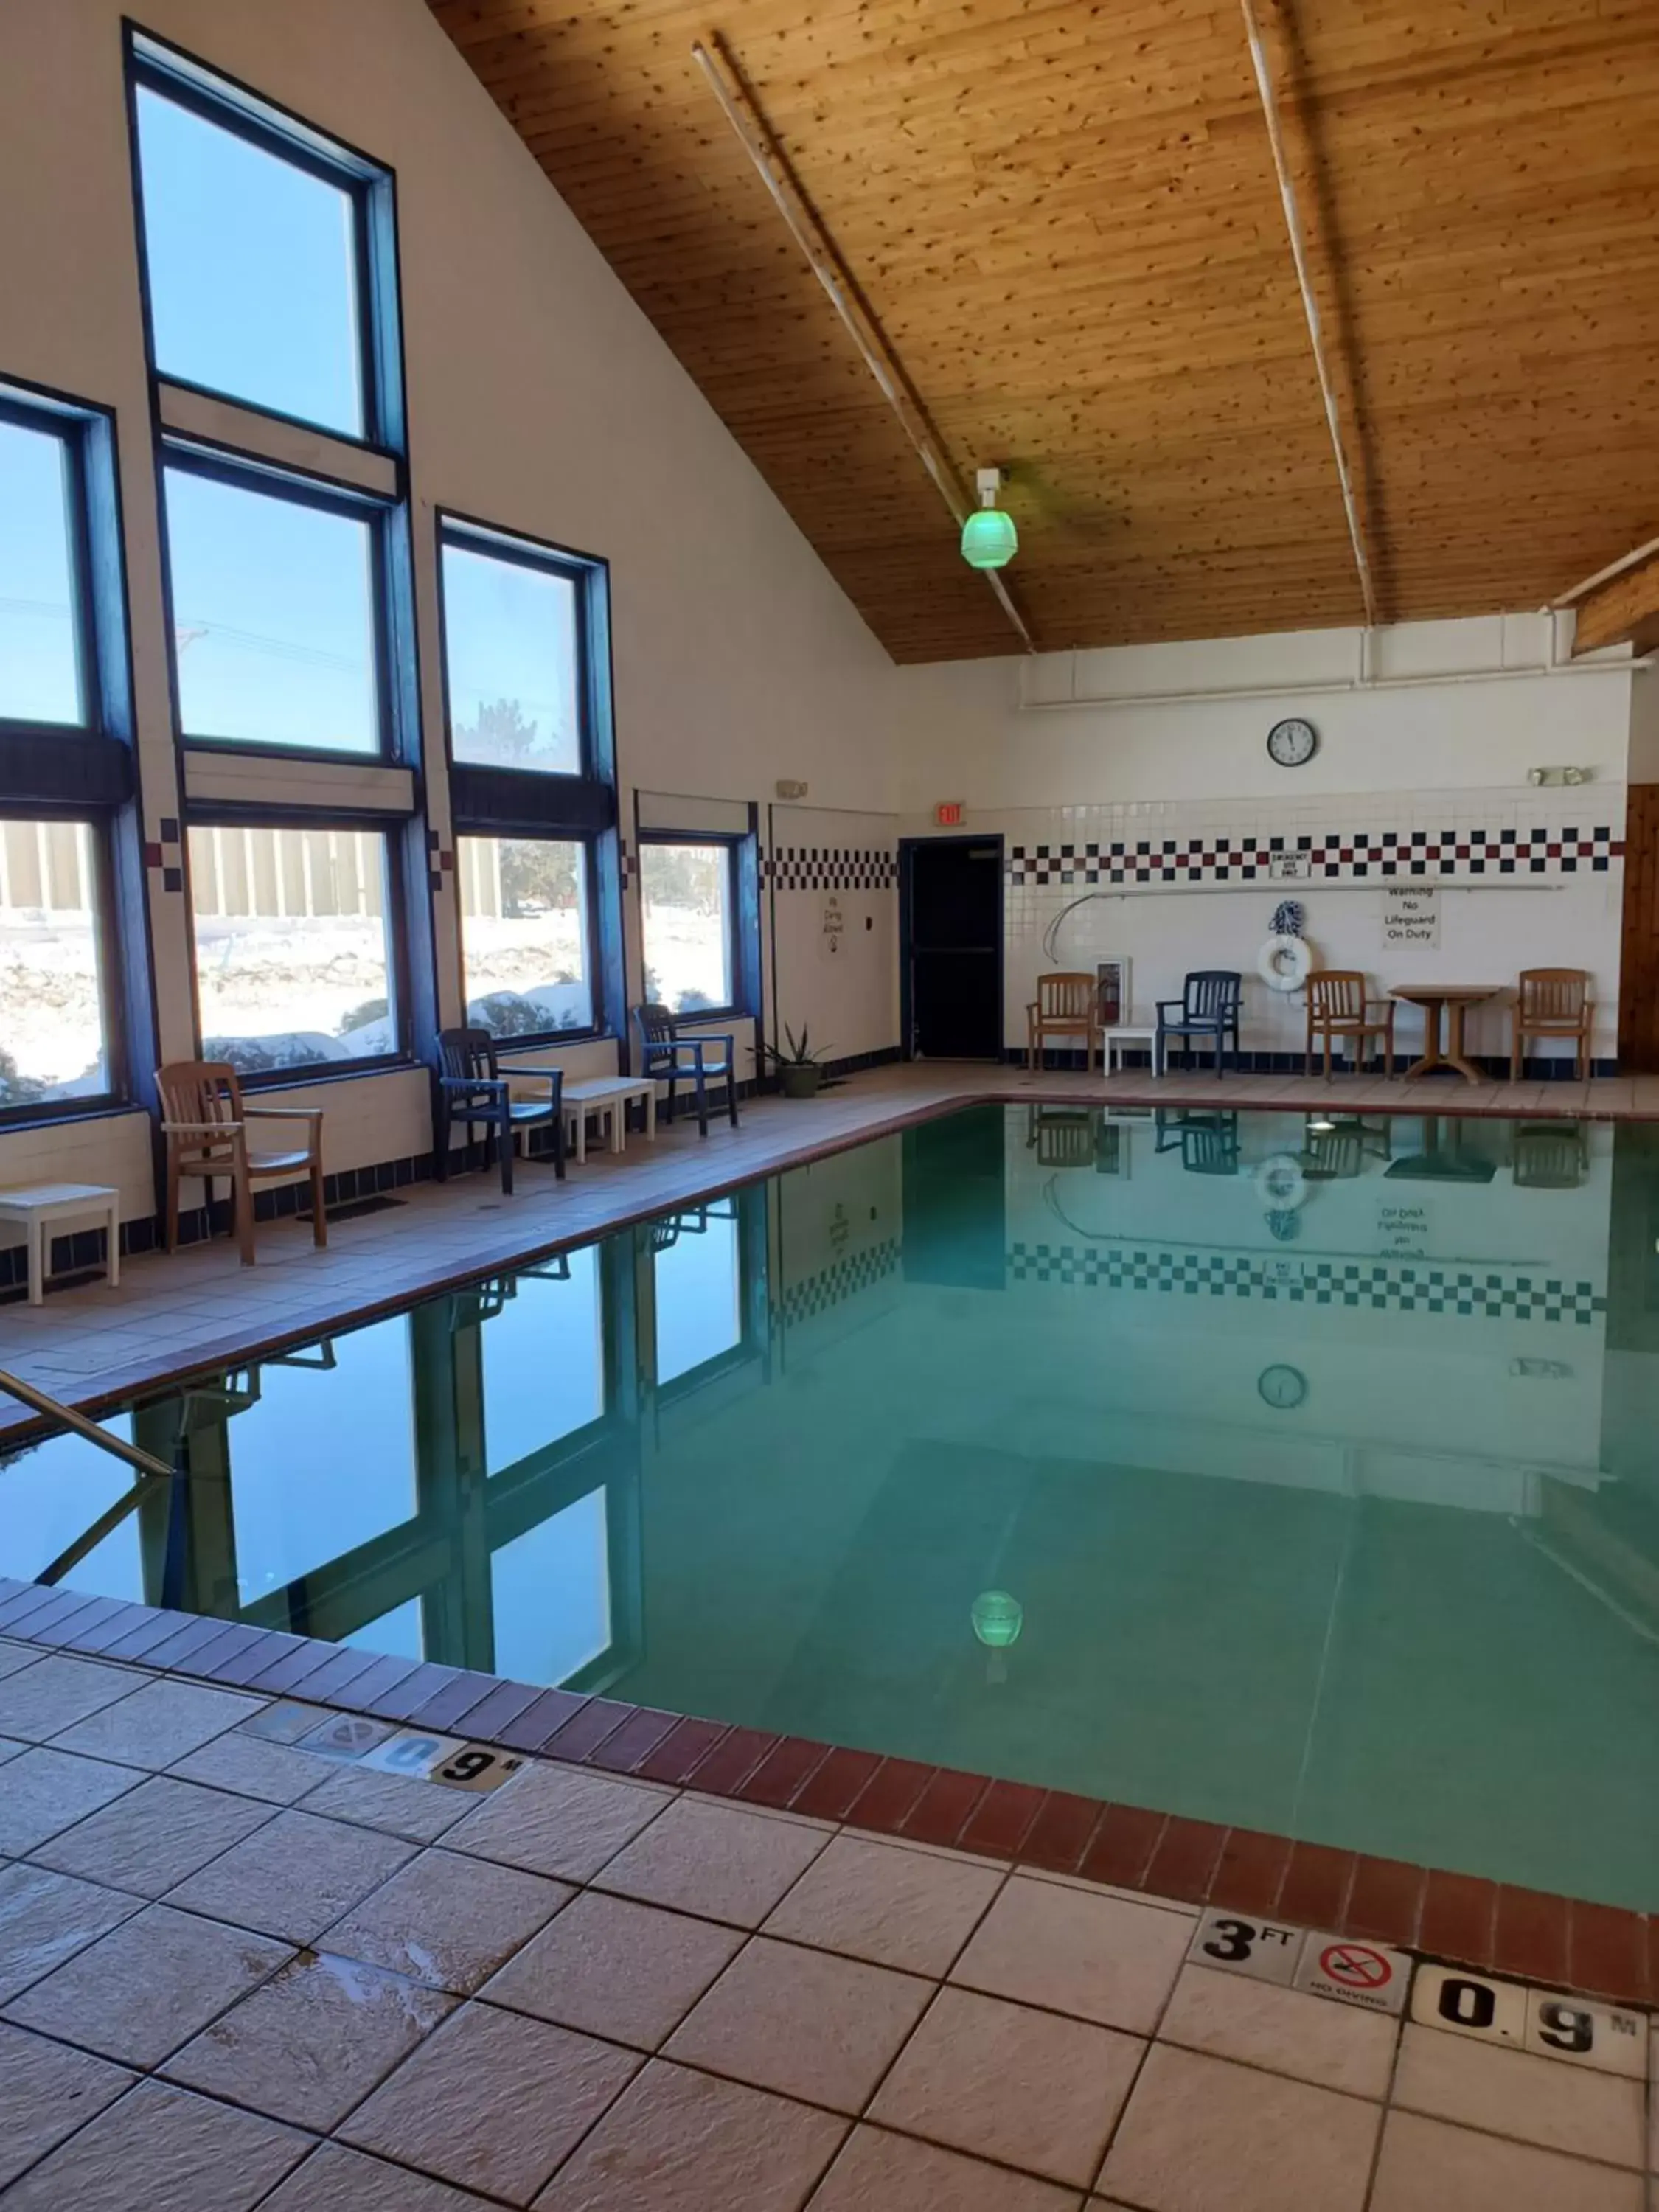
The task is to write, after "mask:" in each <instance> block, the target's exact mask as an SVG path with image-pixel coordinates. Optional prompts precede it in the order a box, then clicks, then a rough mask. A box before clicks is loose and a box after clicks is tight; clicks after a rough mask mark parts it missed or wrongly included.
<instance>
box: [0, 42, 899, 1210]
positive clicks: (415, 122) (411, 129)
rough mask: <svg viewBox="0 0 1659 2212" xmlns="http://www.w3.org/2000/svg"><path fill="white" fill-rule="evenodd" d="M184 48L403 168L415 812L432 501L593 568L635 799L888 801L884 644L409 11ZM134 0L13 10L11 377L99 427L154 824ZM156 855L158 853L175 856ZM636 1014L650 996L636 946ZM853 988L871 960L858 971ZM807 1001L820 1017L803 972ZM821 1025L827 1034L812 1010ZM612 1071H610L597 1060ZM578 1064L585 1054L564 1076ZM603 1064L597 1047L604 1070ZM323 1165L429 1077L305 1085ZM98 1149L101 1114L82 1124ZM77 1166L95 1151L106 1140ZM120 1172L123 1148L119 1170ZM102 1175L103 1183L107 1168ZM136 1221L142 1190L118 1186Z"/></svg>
mask: <svg viewBox="0 0 1659 2212" xmlns="http://www.w3.org/2000/svg"><path fill="white" fill-rule="evenodd" d="M141 13H142V16H143V24H144V27H146V28H147V29H149V30H151V31H154V32H155V33H158V34H159V35H161V36H162V37H165V38H167V39H171V40H174V41H176V42H177V43H178V44H179V45H180V46H185V48H187V49H189V50H190V51H191V52H194V53H196V54H197V55H199V56H200V57H201V58H203V59H204V60H205V61H206V62H208V63H210V64H213V65H216V66H217V67H220V68H222V69H223V70H226V71H227V72H228V73H229V74H230V75H232V76H237V77H240V78H241V79H242V80H244V81H245V82H247V83H249V84H251V85H252V86H253V87H255V88H257V89H258V90H259V91H260V92H263V93H264V94H268V95H269V96H270V97H271V98H272V99H274V100H278V101H281V102H283V103H284V104H285V105H287V106H289V107H292V108H293V109H295V110H296V111H297V112H299V113H301V115H303V116H304V117H306V118H307V119H308V120H310V121H312V122H313V123H315V124H317V125H319V126H320V127H321V128H322V129H324V130H325V131H331V132H333V133H336V134H337V135H338V136H339V137H342V138H343V139H346V140H348V141H349V142H350V143H352V144H354V145H356V146H357V147H360V148H362V149H363V150H364V151H365V152H367V153H368V154H370V155H373V156H374V157H375V158H376V159H377V160H379V161H383V162H385V163H386V164H387V165H389V166H390V167H392V168H393V169H394V170H395V171H396V173H397V190H398V246H399V257H400V263H401V272H402V299H403V318H404V352H405V358H406V366H407V386H408V411H409V422H410V483H411V489H412V496H413V511H414V517H415V539H416V559H417V574H416V587H417V615H418V622H419V644H420V653H421V675H422V701H423V710H424V719H425V726H426V743H427V746H428V760H429V764H430V767H431V771H432V772H431V773H430V780H429V784H428V805H429V813H430V820H431V826H432V827H433V828H434V829H436V830H437V831H438V832H439V834H440V836H441V840H442V842H443V844H444V846H445V847H446V848H447V847H448V846H449V845H450V844H451V843H452V842H453V839H452V836H451V829H450V822H449V817H448V806H447V792H446V790H445V787H444V780H443V776H442V772H441V765H440V764H439V757H440V755H441V743H440V738H439V733H440V731H441V688H440V686H441V671H440V654H439V649H438V610H437V583H436V568H435V557H434V528H433V516H434V513H435V510H436V509H437V508H440V507H450V508H453V509H455V510H457V511H459V512H461V513H465V514H468V515H471V516H475V517H477V518H480V519H483V520H488V521H489V522H492V523H495V524H497V525H499V526H502V527H504V528H507V529H511V530H519V531H523V532H526V533H529V534H531V535H533V536H536V537H540V538H548V539H550V540H553V541H555V542H556V543H559V544H566V545H569V546H572V547H574V548H577V549H579V550H582V551H584V552H588V553H594V554H600V555H603V556H605V557H606V558H607V559H608V560H609V562H611V627H612V635H613V641H614V659H615V699H616V714H617V735H618V750H619V756H620V769H621V778H622V781H623V793H622V794H621V796H622V799H623V821H624V823H627V820H628V801H629V787H631V786H633V785H642V786H646V787H652V788H655V789H659V790H666V791H673V792H680V793H693V794H698V793H702V794H706V795H708V796H710V797H715V798H720V799H736V800H744V801H748V800H757V801H762V800H766V799H769V798H770V796H771V793H772V786H773V783H774V781H775V779H776V778H777V777H778V776H780V775H788V776H793V777H799V778H804V779H805V780H807V781H810V783H811V796H812V799H813V800H814V802H815V803H821V804H823V805H829V806H832V807H834V806H848V805H853V806H860V807H877V808H881V807H886V806H889V805H890V804H891V798H890V781H891V775H892V770H891V765H890V764H891V762H892V757H893V745H892V727H891V721H890V715H891V710H892V706H893V703H894V699H895V694H894V692H893V690H892V682H891V679H892V670H891V666H890V662H889V660H888V659H887V656H886V654H885V653H884V651H883V649H882V648H881V647H880V646H879V645H878V643H877V642H876V641H875V639H874V638H873V637H872V635H871V634H870V632H869V631H868V630H867V629H866V627H865V625H864V623H863V622H862V620H861V619H860V617H859V616H858V615H857V613H856V612H855V611H854V609H853V607H852V605H850V603H849V602H848V600H847V599H845V597H844V596H843V595H842V592H841V591H840V589H839V587H838V586H836V584H835V583H834V582H833V580H831V579H830V577H829V574H828V572H827V571H826V570H825V569H824V568H823V566H822V564H821V563H820V562H819V561H818V560H817V556H816V555H815V554H814V553H813V552H812V551H811V548H810V547H809V546H808V544H806V541H805V539H804V538H802V537H801V535H800V533H799V531H798V530H797V529H796V528H795V526H794V525H793V523H792V522H791V521H790V520H789V519H788V517H787V515H786V514H785V513H784V512H783V510H782V508H781V507H780V506H779V505H778V503H777V501H776V500H775V498H774V497H773V495H772V494H771V493H770V492H769V490H768V489H767V488H766V486H765V484H764V483H763V481H762V479H761V477H760V476H759V475H758V474H757V471H755V469H754V468H753V467H752V466H751V465H750V463H749V461H748V460H747V459H745V458H744V455H743V454H742V453H741V452H740V451H739V450H738V447H737V446H736V445H735V444H734V443H733V441H732V439H731V437H730V436H729V435H728V434H727V433H726V430H725V429H724V428H723V427H722V425H721V424H720V422H719V420H718V419H717V417H716V416H714V412H713V411H712V410H711V409H710V408H709V406H708V404H707V402H706V401H705V400H704V399H703V398H702V396H701V394H700V393H699V392H697V391H696V387H695V386H693V385H692V383H691V382H690V379H689V378H688V377H687V376H686V375H685V374H684V371H683V370H682V369H681V368H679V366H678V363H677V362H675V360H674V359H673V357H672V356H671V354H670V352H669V350H668V349H667V347H666V346H665V344H664V343H662V341H661V340H660V339H659V337H657V336H656V334H655V332H654V331H653V330H652V329H651V327H650V325H649V324H648V323H647V321H646V319H645V318H644V317H643V315H642V314H641V313H640V311H639V310H638V308H636V307H635V305H634V304H633V302H632V301H631V300H630V299H629V295H628V294H627V292H626V291H625V290H624V289H623V285H622V283H620V282H619V280H618V279H617V277H616V276H614V275H613V274H612V273H611V270H610V269H609V268H608V267H607V265H606V264H605V262H604V261H603V260H602V259H601V258H600V257H599V253H598V252H597V251H596V250H595V248H594V247H593V246H592V244H591V243H590V242H589V240H588V239H587V237H586V234H585V233H584V232H583V231H582V230H581V229H580V227H579V225H578V224H577V222H575V220H574V217H573V216H571V215H570V213H569V212H568V210H567V209H566V207H565V206H564V204H563V203H562V201H561V200H560V199H559V197H557V195H556V193H555V192H554V191H553V190H552V188H551V187H550V185H549V184H548V182H547V180H546V179H545V178H544V176H543V175H542V173H541V172H540V170H539V168H538V167H537V165H536V163H535V162H534V161H533V159H532V156H531V155H530V154H529V153H528V152H527V151H526V149H525V148H524V147H523V146H522V144H521V143H520V141H519V139H518V137H516V135H515V134H514V132H513V130H512V128H511V126H510V125H508V124H507V122H506V121H505V120H504V119H503V118H501V116H500V115H499V114H498V113H497V112H496V110H495V106H494V104H493V103H492V102H491V100H489V96H488V94H486V93H485V92H484V90H483V88H482V87H481V86H480V85H479V84H478V82H477V80H476V79H475V77H474V76H472V74H471V70H470V69H469V68H468V67H467V65H466V64H465V61H464V60H463V59H462V58H461V57H460V56H459V54H458V53H457V52H455V50H454V49H453V47H452V46H451V45H450V43H449V41H448V40H447V38H446V37H445V36H444V34H443V33H442V32H441V30H440V29H439V27H438V26H437V24H436V23H435V21H434V20H433V18H432V16H431V15H430V14H429V12H428V9H427V8H426V7H425V6H424V5H423V4H422V0H283V3H282V4H281V5H280V6H273V5H272V4H270V0H154V4H152V5H149V6H146V7H145V8H144V9H143V10H142V11H141ZM122 14H123V7H122V4H121V0H6V4H5V5H4V6H3V8H0V207H3V208H4V209H5V210H7V212H8V215H9V217H10V219H9V220H7V221H5V222H0V300H3V301H5V302H6V312H5V313H4V315H3V318H0V379H3V378H5V377H7V376H12V377H18V378H22V379H27V380H32V381H34V382H39V383H42V384H46V385H49V386H53V387H55V388H57V389H59V390H62V391H64V392H69V393H71V394H73V395H74V396H76V398H82V399H86V400H91V401H96V402H99V403H101V404H105V405H107V406H110V407H112V408H113V409H114V410H116V414H117V418H118V437H119V443H120V455H121V464H122V494H123V499H124V503H125V532H126V557H127V568H128V581H129V593H130V599H131V629H132V642H133V656H134V663H135V675H136V684H137V722H138V734H139V757H140V768H141V774H142V778H143V812H144V825H145V828H144V834H145V836H146V837H147V838H149V839H152V840H153V839H155V838H156V837H157V836H159V825H160V823H161V820H162V819H163V818H164V817H177V816H178V815H179V813H180V812H181V807H180V793H179V781H178V773H177V768H176V764H175V758H174V751H173V732H172V717H171V708H170V704H169V698H168V679H167V649H166V635H165V629H164V624H163V617H162V606H161V554H160V544H159V539H158V533H157V519H156V506H155V482H154V477H153V474H152V456H151V444H150V430H149V394H148V390H147V385H146V377H145V364H144V350H143V332H142V326H141V322H140V313H139V293H138V275H137V252H136V246H135V237H134V226H133V210H132V201H131V172H130V167H129V152H128V140H127V126H126V116H125V99H124V92H123V84H122V47H121V17H122ZM170 857H171V856H170ZM437 903H438V908H439V912H438V931H437V934H438V945H439V953H440V961H441V971H442V986H443V990H444V1001H443V1006H442V1013H443V1016H444V1018H447V1019H450V1020H453V1019H456V1018H459V1012H460V991H459V951H458V938H457V932H456V916H455V908H454V895H453V878H449V879H448V880H447V883H446V886H445V889H444V890H443V891H442V892H441V894H440V895H439V896H438V901H437ZM151 919H152V928H153V933H154V939H155V966H156V972H157V978H158V985H159V991H160V998H161V1051H162V1054H163V1056H164V1057H167V1058H180V1057H186V1056H189V1055H190V1054H191V1053H192V1052H193V1051H194V1049H195V1032H194V1022H193V1017H192V1012H191V994H190V990H189V986H188V980H187V966H186V959H187V944H186V932H187V922H186V915H185V902H184V900H183V898H182V896H179V895H178V894H176V893H175V894H168V893H167V892H165V891H163V890H161V876H160V872H159V871H155V872H153V878H152V896H151ZM629 939H630V946H631V949H632V951H633V956H634V957H633V959H632V961H631V963H630V975H629V999H630V1000H633V999H635V998H637V996H638V995H639V971H638V966H637V930H636V928H630V931H629ZM864 973H865V971H864V970H860V974H861V975H863V974H864ZM870 980H871V984H872V998H871V1000H870V1003H869V1005H868V1006H860V1007H859V1008H858V1009H857V1010H856V1014H855V1015H854V1010H852V1009H851V1008H849V1007H848V1005H847V1003H846V979H845V977H844V976H842V975H836V976H835V977H831V976H830V975H828V974H827V973H825V974H823V975H820V974H819V972H818V971H817V970H816V969H813V970H810V971H808V972H807V973H806V974H805V975H802V976H800V977H799V978H798V979H795V980H794V982H793V984H792V988H793V989H794V990H795V993H796V995H795V997H794V999H793V1002H792V1007H791V1012H792V1014H793V1018H794V1019H796V1020H797V1022H799V1020H800V1019H802V1018H811V1019H813V1022H814V1026H815V1027H817V1028H818V1029H820V1030H821V1031H822V1032H823V1033H824V1034H826V1035H827V1034H829V1031H832V1030H833V1031H837V1032H838V1031H841V1030H847V1031H848V1032H849V1033H852V1034H856V1035H858V1036H860V1037H862V1038H864V1039H866V1040H867V1041H868V1043H869V1046H870V1047H872V1048H873V1047H874V1046H875V1045H876V1044H877V1043H880V1044H884V1045H890V1044H893V1043H896V1040H897V1026H896V1015H895V1017H894V1018H892V1020H891V1021H888V1020H887V1018H886V1014H885V1011H884V1010H885V1008H886V1006H887V1004H888V1002H889V1000H890V996H891V993H890V989H889V987H888V984H887V981H886V979H885V978H881V979H879V981H878V980H876V979H875V978H874V977H873V971H871V974H870ZM820 983H822V984H823V986H824V987H825V988H824V992H823V999H822V1005H821V1006H820V1003H819V994H818V986H819V985H820ZM832 1009H833V1014H834V1018H833V1019H829V1020H827V1021H826V1020H821V1019H819V1018H818V1017H819V1016H820V1014H821V1013H825V1014H827V1013H829V1012H830V1011H831V1010H832ZM601 1057H602V1058H603V1057H605V1055H601ZM609 1058H610V1059H611V1060H614V1054H610V1055H609ZM591 1060H592V1053H591V1052H582V1053H580V1063H581V1065H582V1072H592V1070H591V1067H590V1066H587V1065H586V1063H587V1062H589V1061H591ZM305 1095H306V1096H307V1097H313V1096H315V1097H317V1098H319V1100H320V1101H322V1103H325V1104H326V1105H327V1107H328V1109H329V1114H328V1120H327V1122H326V1124H325V1153H326V1158H327V1164H328V1166H329V1168H330V1169H331V1170H337V1169H341V1168H348V1167H351V1166H355V1165H358V1164H363V1163H365V1162H367V1161H371V1160H378V1159H383V1158H389V1157H394V1156H398V1155H401V1154H404V1153H408V1152H419V1151H421V1150H422V1149H423V1148H424V1146H426V1145H427V1144H428V1142H429V1127H428V1106H427V1101H426V1090H425V1085H424V1083H423V1082H422V1081H421V1080H419V1079H411V1078H410V1077H409V1076H407V1075H402V1076H398V1075H392V1076H385V1077H371V1078H364V1079H356V1080H350V1079H348V1080H344V1081H342V1082H340V1083H337V1084H333V1085H325V1086H310V1087H308V1088H307V1091H306V1093H305ZM94 1126H97V1127H103V1128H104V1130H105V1135H106V1139H107V1141H108V1142H109V1144H110V1146H112V1147H113V1146H114V1145H115V1143H116V1135H115V1132H116V1127H117V1124H116V1122H115V1121H114V1120H113V1119H112V1120H111V1121H110V1122H108V1123H107V1124H102V1125H94ZM54 1146H62V1147H63V1148H64V1158H65V1159H67V1158H68V1156H69V1153H70V1152H71V1151H72V1152H74V1153H75V1155H76V1164H77V1166H76V1171H77V1172H78V1173H80V1174H82V1175H85V1174H88V1173H89V1172H90V1171H91V1166H92V1164H93V1163H92V1162H90V1161H89V1160H88V1139H87V1134H86V1125H78V1126H77V1127H75V1128H72V1129H65V1130H64V1133H63V1134H62V1135H61V1137H56V1138H52V1139H46V1138H44V1137H43V1136H42V1134H41V1133H40V1132H39V1131H34V1132H31V1133H27V1134H26V1135H21V1136H20V1135H12V1134H0V1182H17V1181H21V1180H23V1179H25V1177H26V1176H36V1175H38V1174H40V1172H41V1162H42V1160H43V1158H46V1156H47V1155H48V1154H50V1153H51V1152H52V1149H53V1147H54ZM95 1149H96V1146H95V1143H94V1150H95ZM122 1157H123V1158H125V1154H123V1156H122ZM107 1172H108V1179H109V1180H112V1181H113V1180H117V1179H118V1176H117V1167H116V1164H115V1160H114V1155H113V1151H112V1155H111V1159H110V1162H109V1163H108V1169H107ZM119 1180H120V1181H121V1182H122V1187H123V1191H124V1195H125V1199H126V1201H127V1205H128V1207H129V1210H130V1211H132V1212H148V1211H149V1204H148V1197H147V1188H146V1186H147V1177H146V1176H144V1175H143V1173H142V1172H138V1173H137V1174H136V1175H135V1174H134V1172H133V1171H132V1163H129V1164H128V1170H127V1172H125V1173H123V1174H121V1175H120V1176H119Z"/></svg>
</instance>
